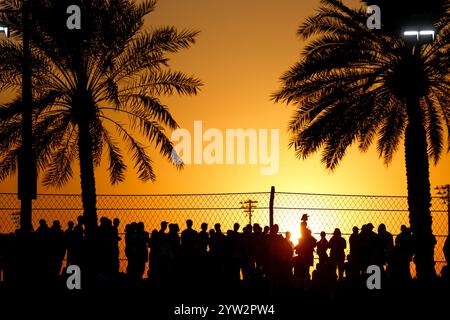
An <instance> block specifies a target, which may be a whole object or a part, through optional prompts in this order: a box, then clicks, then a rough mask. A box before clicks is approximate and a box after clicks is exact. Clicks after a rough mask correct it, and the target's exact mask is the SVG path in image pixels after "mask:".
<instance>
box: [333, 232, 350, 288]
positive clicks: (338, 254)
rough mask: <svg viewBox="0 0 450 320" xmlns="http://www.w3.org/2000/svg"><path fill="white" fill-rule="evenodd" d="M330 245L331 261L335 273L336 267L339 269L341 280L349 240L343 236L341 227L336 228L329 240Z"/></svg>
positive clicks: (340, 278)
mask: <svg viewBox="0 0 450 320" xmlns="http://www.w3.org/2000/svg"><path fill="white" fill-rule="evenodd" d="M329 247H330V262H331V264H332V266H333V270H334V273H335V274H336V269H337V271H338V275H339V278H338V279H339V280H342V279H343V275H344V261H345V249H346V248H347V242H346V241H345V239H344V238H342V235H341V230H340V229H339V228H336V229H334V232H333V236H332V237H331V239H330V241H329Z"/></svg>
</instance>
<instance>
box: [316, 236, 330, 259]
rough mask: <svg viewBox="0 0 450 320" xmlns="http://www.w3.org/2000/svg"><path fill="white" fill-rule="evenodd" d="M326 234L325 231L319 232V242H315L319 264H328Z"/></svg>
mask: <svg viewBox="0 0 450 320" xmlns="http://www.w3.org/2000/svg"><path fill="white" fill-rule="evenodd" d="M326 236H327V234H326V233H325V231H322V232H320V240H319V241H318V242H317V244H316V246H317V255H318V256H319V263H320V264H322V265H323V264H326V263H328V253H327V250H328V240H327V238H326Z"/></svg>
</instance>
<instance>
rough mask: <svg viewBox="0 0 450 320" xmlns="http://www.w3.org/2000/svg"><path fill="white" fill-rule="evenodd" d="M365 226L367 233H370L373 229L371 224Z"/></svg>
mask: <svg viewBox="0 0 450 320" xmlns="http://www.w3.org/2000/svg"><path fill="white" fill-rule="evenodd" d="M366 226H367V230H369V231H372V230H373V228H374V227H373V224H372V223H368V224H366Z"/></svg>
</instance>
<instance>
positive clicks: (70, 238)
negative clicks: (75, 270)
mask: <svg viewBox="0 0 450 320" xmlns="http://www.w3.org/2000/svg"><path fill="white" fill-rule="evenodd" d="M74 227H75V224H74V223H73V221H69V222H68V223H67V229H66V230H65V231H64V243H65V246H66V250H67V265H71V264H73V254H74V247H75V231H74V229H73V228H74Z"/></svg>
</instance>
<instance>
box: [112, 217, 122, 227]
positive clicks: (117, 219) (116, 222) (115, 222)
mask: <svg viewBox="0 0 450 320" xmlns="http://www.w3.org/2000/svg"><path fill="white" fill-rule="evenodd" d="M113 225H114V227H116V228H118V227H119V225H120V220H119V218H114V220H113Z"/></svg>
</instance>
